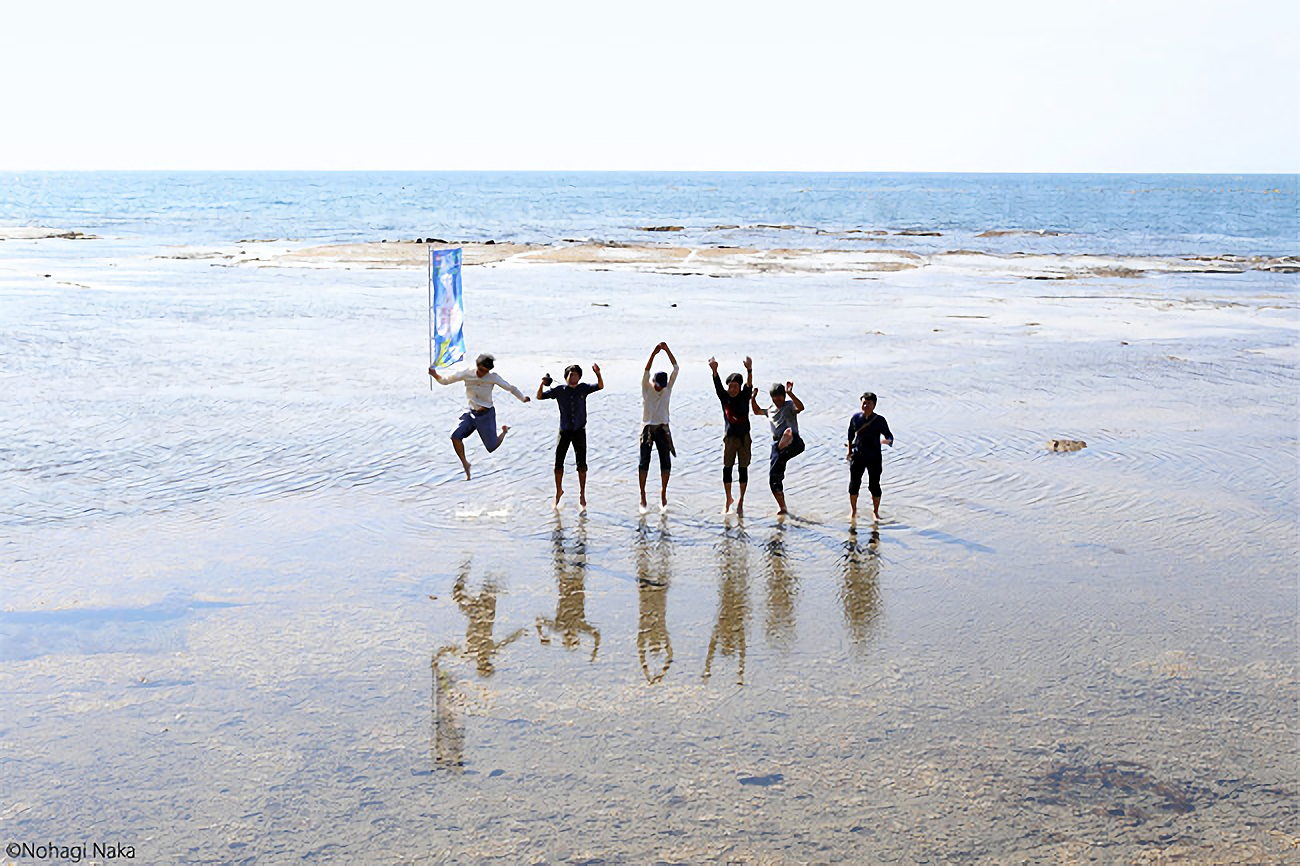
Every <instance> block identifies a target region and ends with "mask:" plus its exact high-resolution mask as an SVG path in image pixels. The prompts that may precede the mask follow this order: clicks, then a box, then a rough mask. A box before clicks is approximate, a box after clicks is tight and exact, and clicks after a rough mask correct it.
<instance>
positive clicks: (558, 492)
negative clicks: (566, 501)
mask: <svg viewBox="0 0 1300 866" xmlns="http://www.w3.org/2000/svg"><path fill="white" fill-rule="evenodd" d="M563 495H564V488H562V487H557V488H555V507H556V509H559V507H560V497H561V496H563Z"/></svg>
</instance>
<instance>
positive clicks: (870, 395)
mask: <svg viewBox="0 0 1300 866" xmlns="http://www.w3.org/2000/svg"><path fill="white" fill-rule="evenodd" d="M861 399H863V400H870V401H871V402H872V403H874V402H876V392H874V391H863V392H862V397H861Z"/></svg>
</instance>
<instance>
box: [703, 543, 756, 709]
mask: <svg viewBox="0 0 1300 866" xmlns="http://www.w3.org/2000/svg"><path fill="white" fill-rule="evenodd" d="M738 532H743V531H740V530H738ZM718 560H719V562H718V565H719V571H720V573H721V574H720V576H721V581H720V582H719V584H718V621H717V623H716V624H715V625H714V626H713V636H712V637H710V638H709V654H708V656H707V657H706V658H705V660H704V681H705V682H708V681H709V677H710V675H711V674H712V670H713V656H714V654H715V653H716V652H717V651H718V650H719V649H721V650H722V654H723V655H724V656H735V657H736V685H738V686H743V685H744V684H745V630H746V629H747V628H748V627H749V552H748V551H747V550H746V548H745V543H744V540H743V535H742V537H737V536H735V535H732V534H731V533H728V534H726V535H724V536H723V538H722V543H721V544H720V545H719V546H718Z"/></svg>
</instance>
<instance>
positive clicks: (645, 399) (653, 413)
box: [637, 343, 678, 513]
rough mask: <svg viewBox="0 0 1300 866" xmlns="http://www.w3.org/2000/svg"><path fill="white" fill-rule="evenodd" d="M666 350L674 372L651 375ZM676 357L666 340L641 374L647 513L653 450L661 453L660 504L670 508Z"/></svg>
mask: <svg viewBox="0 0 1300 866" xmlns="http://www.w3.org/2000/svg"><path fill="white" fill-rule="evenodd" d="M660 352H663V353H664V354H666V355H667V356H668V360H669V361H670V362H671V363H672V365H673V372H672V374H671V375H670V374H668V373H665V372H664V371H662V370H660V371H659V372H657V373H655V374H654V377H653V378H652V377H651V376H650V368H651V367H653V366H654V362H655V356H656V355H658V354H659V353H660ZM677 371H678V367H677V359H676V358H675V357H673V350H672V349H670V348H668V344H667V343H660V344H659V345H657V346H655V348H654V351H653V352H651V353H650V358H649V359H648V360H647V361H646V362H645V373H644V374H643V375H642V376H641V459H640V461H639V462H638V463H637V477H638V480H639V481H640V484H641V511H642V513H645V510H646V502H645V482H646V476H647V475H648V474H649V472H650V449H651V448H652V447H653V448H655V449H656V450H657V451H658V452H659V481H660V487H659V507H660V508H661V509H663V510H667V508H668V475H669V473H670V472H671V471H672V457H674V456H676V455H677V451H676V449H675V448H673V437H672V433H671V432H669V429H668V401H669V400H670V399H671V398H672V392H673V385H674V384H675V383H676V382H677Z"/></svg>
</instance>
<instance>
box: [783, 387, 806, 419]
mask: <svg viewBox="0 0 1300 866" xmlns="http://www.w3.org/2000/svg"><path fill="white" fill-rule="evenodd" d="M785 394H786V396H787V397H789V398H790V399H791V400H793V401H794V414H796V415H798V414H799V413H800V412H802V411H803V401H802V400H800V399H799V398H798V397H796V396H795V395H794V382H786V383H785Z"/></svg>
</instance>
